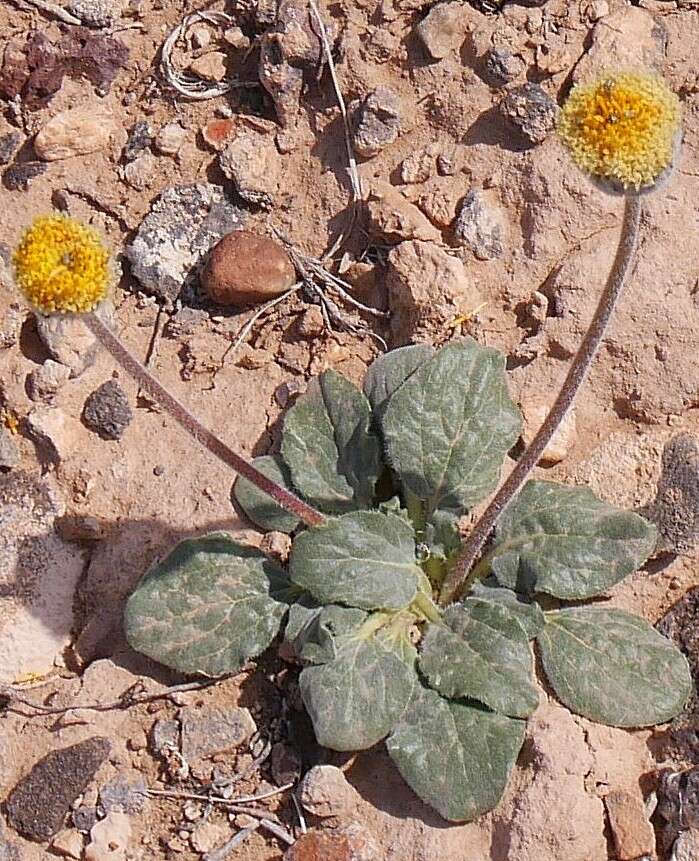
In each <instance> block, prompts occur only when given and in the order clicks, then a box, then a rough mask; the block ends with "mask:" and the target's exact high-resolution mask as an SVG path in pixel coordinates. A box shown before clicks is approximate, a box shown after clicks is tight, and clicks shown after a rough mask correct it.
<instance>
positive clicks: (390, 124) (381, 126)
mask: <svg viewBox="0 0 699 861" xmlns="http://www.w3.org/2000/svg"><path fill="white" fill-rule="evenodd" d="M350 107H351V119H352V142H353V144H354V149H355V151H356V153H357V155H360V156H361V157H362V158H371V157H372V156H375V155H377V154H378V153H380V152H381V150H383V149H385V148H386V147H387V146H389V145H390V144H392V143H393V142H394V141H395V140H396V138H397V137H398V135H399V133H400V108H399V101H398V96H397V95H396V94H395V93H394V92H393V90H391V89H389V87H385V86H383V85H380V86H378V87H377V88H376V89H375V90H373V91H372V92H371V93H369V95H368V96H367V97H366V98H365V99H364V100H363V101H361V102H354V103H353V104H352V105H351V106H350Z"/></svg>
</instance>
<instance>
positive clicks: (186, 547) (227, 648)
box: [125, 532, 288, 676]
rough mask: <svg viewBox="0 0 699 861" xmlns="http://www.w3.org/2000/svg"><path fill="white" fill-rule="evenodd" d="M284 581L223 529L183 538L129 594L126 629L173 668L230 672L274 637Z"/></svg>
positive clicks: (281, 608) (145, 650)
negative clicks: (196, 536) (197, 536)
mask: <svg viewBox="0 0 699 861" xmlns="http://www.w3.org/2000/svg"><path fill="white" fill-rule="evenodd" d="M287 585H288V581H287V580H286V575H285V573H284V571H283V570H282V569H281V568H280V567H279V566H278V565H276V564H275V563H274V562H272V561H271V560H270V559H268V558H267V557H266V556H265V555H264V554H262V553H260V552H259V551H258V550H255V549H253V548H250V547H244V546H243V545H241V544H237V543H236V542H235V541H234V540H233V539H232V538H231V537H230V536H229V535H226V534H225V533H220V532H219V533H212V534H211V535H205V536H203V537H202V538H192V539H187V540H186V541H182V542H181V543H180V544H178V545H177V547H175V549H174V550H173V551H172V552H171V553H170V554H169V555H168V556H167V557H166V558H165V559H163V561H162V562H160V563H158V564H157V565H155V566H154V567H153V568H151V570H150V571H149V572H148V573H147V574H146V575H145V576H144V577H143V579H142V580H141V582H140V583H139V585H138V587H137V589H136V591H135V592H134V593H133V594H132V595H131V597H130V598H129V600H128V603H127V605H126V620H125V621H126V637H127V639H128V641H129V644H130V645H131V646H132V647H133V648H134V649H136V650H137V651H139V652H142V653H143V654H144V655H148V657H150V658H153V659H154V660H156V661H159V662H160V663H161V664H165V665H166V666H168V667H172V668H173V669H176V670H179V671H180V672H183V673H203V674H205V675H208V676H218V675H222V674H224V673H231V672H234V671H235V670H237V669H238V668H239V667H240V666H242V664H244V663H245V661H247V660H248V659H249V658H252V657H255V656H256V655H259V654H260V653H261V652H263V651H264V650H265V649H266V648H267V646H269V644H270V643H271V642H272V640H273V639H274V637H275V635H276V633H277V631H278V630H279V626H280V624H281V621H282V618H283V616H284V614H285V612H286V609H287V605H286V603H283V600H284V599H283V597H282V596H284V594H285V592H286V589H285V587H286V586H287ZM275 596H277V597H279V598H280V600H277V599H276V598H275Z"/></svg>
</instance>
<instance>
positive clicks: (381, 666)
mask: <svg viewBox="0 0 699 861" xmlns="http://www.w3.org/2000/svg"><path fill="white" fill-rule="evenodd" d="M415 655H416V652H415V648H414V647H413V646H411V645H410V643H409V642H408V641H407V636H406V635H405V633H404V634H403V635H402V636H399V637H397V638H396V637H394V636H392V635H391V634H389V633H387V632H379V633H377V634H371V635H369V636H359V635H357V636H355V637H345V638H344V642H342V643H339V644H338V648H337V655H336V657H335V659H334V660H332V661H331V662H329V663H326V664H322V665H320V666H313V667H306V669H304V670H303V671H302V672H301V676H300V678H299V685H300V689H301V696H302V697H303V702H304V705H305V706H306V710H307V711H308V714H309V716H310V718H311V721H312V722H313V729H314V731H315V734H316V738H317V739H318V742H319V743H320V744H322V745H323V746H324V747H329V748H331V749H333V750H365V749H366V748H368V747H371V746H372V745H374V744H376V743H377V742H379V741H381V739H382V738H385V736H386V735H387V734H388V733H389V732H390V731H391V729H392V727H393V726H394V725H395V723H396V721H397V720H398V719H399V718H400V716H401V715H402V714H403V712H404V711H405V709H406V707H407V705H408V703H409V702H410V698H411V696H412V693H413V690H414V688H415V687H416V686H417V685H418V678H417V675H416V673H415V666H414V665H415Z"/></svg>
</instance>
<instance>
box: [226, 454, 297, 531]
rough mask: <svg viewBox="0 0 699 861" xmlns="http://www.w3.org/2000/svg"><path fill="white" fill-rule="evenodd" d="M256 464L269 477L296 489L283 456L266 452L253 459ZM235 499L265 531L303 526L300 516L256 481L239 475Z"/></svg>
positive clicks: (291, 488)
mask: <svg viewBox="0 0 699 861" xmlns="http://www.w3.org/2000/svg"><path fill="white" fill-rule="evenodd" d="M252 464H253V466H256V467H257V469H259V470H260V472H261V473H262V474H263V475H266V476H267V478H271V479H272V481H275V482H276V483H277V484H279V485H281V486H282V487H285V488H286V489H287V490H291V491H292V492H295V490H294V487H293V486H292V483H291V473H290V472H289V468H288V466H287V465H286V464H285V463H284V461H283V460H282V458H281V457H279V455H267V454H266V455H264V456H262V457H256V458H254V460H253V461H252ZM233 493H234V495H235V498H236V499H237V500H238V503H239V505H240V507H241V508H242V509H243V511H244V512H245V513H246V514H247V516H248V517H249V518H250V520H252V522H253V523H254V524H255V525H256V526H259V527H260V529H264V530H265V531H269V532H271V531H276V532H293V531H294V529H296V527H297V526H298V525H299V523H300V521H299V519H298V517H296V516H294V515H293V514H290V513H289V512H288V511H286V510H285V509H283V508H282V507H281V506H279V505H277V503H276V502H275V501H274V500H273V499H272V498H271V497H270V496H267V494H266V493H263V492H262V491H261V490H260V489H259V488H258V487H256V486H255V485H254V484H252V482H250V481H248V480H247V479H246V478H243V477H242V475H239V476H238V478H237V479H236V482H235V486H234V488H233Z"/></svg>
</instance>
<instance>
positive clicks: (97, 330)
mask: <svg viewBox="0 0 699 861" xmlns="http://www.w3.org/2000/svg"><path fill="white" fill-rule="evenodd" d="M82 319H83V321H84V323H85V325H86V326H87V327H88V328H89V329H90V331H91V332H92V333H93V334H94V335H95V336H96V337H97V339H98V340H99V342H100V343H101V344H102V346H103V347H104V348H105V349H106V350H107V351H108V352H109V353H110V354H111V355H112V357H113V358H114V359H116V361H117V362H118V363H119V364H120V365H121V366H122V367H123V368H124V370H125V371H126V372H127V373H128V374H130V375H131V376H132V377H133V378H134V379H135V380H136V381H137V382H138V384H139V386H140V387H141V388H142V389H143V390H144V391H145V392H147V393H148V395H150V397H151V398H153V400H154V401H155V402H156V403H158V404H160V406H161V407H162V408H163V409H164V410H165V411H166V412H167V413H168V414H169V415H170V416H171V417H172V418H173V419H175V421H176V422H177V423H178V424H179V425H180V427H182V428H183V429H184V430H186V431H187V433H188V434H189V435H190V436H191V437H193V438H194V439H195V440H196V441H197V442H198V443H199V444H200V445H202V446H203V447H204V448H205V449H207V451H210V452H211V454H213V455H215V456H216V457H217V458H218V459H219V460H220V461H222V463H225V464H226V466H228V467H230V468H231V469H232V470H234V471H235V472H237V473H238V474H239V475H242V476H243V478H246V479H247V480H248V481H249V482H250V483H251V484H254V485H255V487H258V488H259V489H260V490H261V491H262V492H263V493H266V494H268V496H271V497H272V499H273V500H274V501H275V502H276V503H277V505H280V506H281V507H282V508H284V509H285V510H286V511H289V512H291V514H294V515H296V517H298V518H299V519H300V520H302V521H303V522H304V523H305V524H307V525H308V526H318V525H319V524H321V523H323V522H324V521H325V517H324V516H323V515H322V514H321V513H320V511H316V509H315V508H312V507H311V506H310V505H307V504H306V503H305V502H304V501H303V500H302V499H299V498H298V496H296V495H295V494H293V493H291V491H289V490H287V489H286V488H284V487H280V486H279V485H278V484H277V483H276V482H274V481H272V480H271V479H269V478H267V476H266V475H263V474H262V473H261V472H260V471H259V469H256V468H255V467H254V466H253V465H252V464H251V463H248V462H247V461H246V460H245V459H244V458H242V457H241V456H240V455H239V454H236V453H235V452H234V451H233V450H232V449H231V448H229V447H228V446H227V445H226V444H225V443H224V442H221V440H220V439H219V438H218V437H217V436H216V434H214V433H212V432H211V431H210V430H209V429H208V428H206V427H204V425H203V424H202V423H201V422H200V421H199V420H198V419H196V418H195V417H194V416H193V415H192V413H190V412H189V410H188V409H187V407H185V406H184V404H182V403H180V401H178V400H177V398H175V397H173V395H171V394H170V392H168V390H167V389H166V388H164V386H162V385H161V384H160V383H159V382H158V381H157V380H156V379H155V377H154V376H153V375H152V374H151V373H150V371H149V370H147V368H145V367H144V366H143V365H142V364H141V362H140V361H139V360H138V359H137V358H136V357H135V356H134V355H133V354H132V353H131V352H129V350H128V349H127V348H126V347H125V346H124V345H123V344H122V342H121V341H120V340H119V338H118V337H117V336H116V335H115V334H114V333H113V332H112V330H111V329H110V328H109V326H107V325H106V324H105V323H103V322H102V320H100V318H99V317H98V316H97V314H95V313H92V314H86V315H85V316H84V317H83V318H82Z"/></svg>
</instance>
